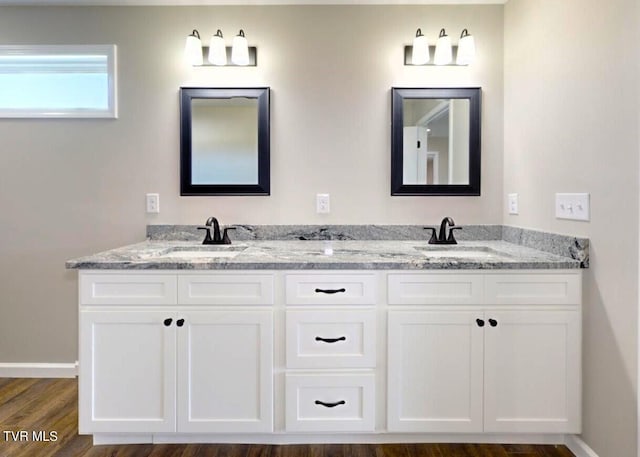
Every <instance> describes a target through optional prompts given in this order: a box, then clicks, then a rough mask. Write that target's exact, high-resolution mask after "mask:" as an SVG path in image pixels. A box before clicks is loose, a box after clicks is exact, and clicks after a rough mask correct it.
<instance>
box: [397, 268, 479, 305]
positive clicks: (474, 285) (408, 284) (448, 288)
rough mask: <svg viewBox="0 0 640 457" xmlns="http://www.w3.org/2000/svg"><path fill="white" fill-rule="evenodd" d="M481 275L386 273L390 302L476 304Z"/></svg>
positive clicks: (401, 303) (477, 302) (406, 303)
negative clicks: (387, 274)
mask: <svg viewBox="0 0 640 457" xmlns="http://www.w3.org/2000/svg"><path fill="white" fill-rule="evenodd" d="M482 278H483V277H482V275H476V274H457V273H456V274H406V273H402V274H389V276H388V285H389V304H390V305H479V304H482V286H483V279H482Z"/></svg>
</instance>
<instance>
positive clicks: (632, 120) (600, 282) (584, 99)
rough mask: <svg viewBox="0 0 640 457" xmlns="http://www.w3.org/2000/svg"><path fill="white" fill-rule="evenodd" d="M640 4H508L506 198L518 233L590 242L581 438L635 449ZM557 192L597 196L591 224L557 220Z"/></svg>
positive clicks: (539, 0)
mask: <svg viewBox="0 0 640 457" xmlns="http://www.w3.org/2000/svg"><path fill="white" fill-rule="evenodd" d="M638 17H639V16H638V1H637V0H611V1H608V2H602V1H598V0H563V1H557V0H511V1H509V2H508V3H507V5H506V7H505V104H504V109H505V112H504V115H505V116H504V130H505V142H504V147H505V157H504V171H505V174H504V191H505V194H506V193H509V192H517V193H518V194H519V198H520V208H519V209H520V214H519V215H518V216H509V215H508V214H506V205H504V206H503V208H504V210H505V215H504V221H505V222H506V223H507V224H509V225H517V226H523V227H531V228H537V229H542V230H550V231H555V232H559V233H567V234H576V235H584V236H587V237H589V238H590V240H591V267H590V268H589V270H586V271H585V282H584V290H583V293H584V326H583V332H584V334H583V349H584V353H583V366H584V368H583V386H584V388H583V408H584V413H583V439H584V440H585V441H586V442H587V444H589V445H590V446H591V447H592V448H593V449H594V450H595V451H596V452H597V453H598V455H599V456H601V457H614V456H615V457H632V456H636V452H637V443H636V440H637V433H636V431H637V421H636V405H637V358H638V353H637V338H638V335H637V333H638V286H637V284H638V216H639V215H638V204H639V199H638V190H639V188H638V176H639V175H638V166H639V161H638V156H639V154H638V153H639V151H640V144H639V141H638V131H639V129H638V112H639V106H640V103H639V91H638V81H639V80H640V74H639V71H638V63H639V62H640V58H638V50H639V45H638V43H640V37H639V36H638V31H639V30H640V20H639V19H638ZM556 192H590V193H591V212H592V213H591V214H592V216H591V222H587V223H585V222H572V221H564V220H559V219H555V217H554V194H555V193H556Z"/></svg>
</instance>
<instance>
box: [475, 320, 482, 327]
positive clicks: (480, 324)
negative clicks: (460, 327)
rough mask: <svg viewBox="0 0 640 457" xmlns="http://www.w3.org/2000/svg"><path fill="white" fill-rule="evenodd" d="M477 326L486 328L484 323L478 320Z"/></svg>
mask: <svg viewBox="0 0 640 457" xmlns="http://www.w3.org/2000/svg"><path fill="white" fill-rule="evenodd" d="M476 324H478V327H484V321H483V320H482V319H476Z"/></svg>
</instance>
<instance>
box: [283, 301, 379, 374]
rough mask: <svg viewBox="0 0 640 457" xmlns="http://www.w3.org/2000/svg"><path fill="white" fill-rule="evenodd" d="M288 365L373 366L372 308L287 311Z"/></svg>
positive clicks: (374, 338)
mask: <svg viewBox="0 0 640 457" xmlns="http://www.w3.org/2000/svg"><path fill="white" fill-rule="evenodd" d="M286 328H287V333H286V338H287V339H286V347H287V367H288V368H361V367H371V368H373V367H375V365H376V312H375V310H338V311H316V310H294V311H291V310H289V311H287V325H286Z"/></svg>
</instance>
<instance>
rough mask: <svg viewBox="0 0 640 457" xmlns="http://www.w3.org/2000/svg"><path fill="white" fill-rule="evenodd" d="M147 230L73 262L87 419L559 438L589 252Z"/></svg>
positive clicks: (572, 404) (399, 437)
mask: <svg viewBox="0 0 640 457" xmlns="http://www.w3.org/2000/svg"><path fill="white" fill-rule="evenodd" d="M326 248H327V246H326V242H322V241H240V242H237V243H236V244H233V245H230V246H212V247H206V246H200V245H198V244H196V243H194V242H178V241H147V242H144V243H140V244H136V245H132V246H127V247H124V248H120V249H115V250H112V251H108V252H106V253H102V254H97V255H95V256H91V257H86V258H81V259H76V260H73V261H70V262H68V264H67V266H68V267H69V268H77V269H79V304H80V307H79V313H80V319H79V321H80V372H79V390H80V394H79V395H80V399H79V411H80V418H79V428H80V433H83V434H93V436H94V442H95V443H125V442H126V443H131V442H242V443H247V442H261V443H308V442H394V441H422V442H425V441H475V442H483V441H502V442H508V441H511V442H531V443H534V442H558V443H561V442H563V441H564V435H565V434H573V433H579V432H580V426H581V425H580V415H581V413H580V397H581V376H580V373H581V355H580V353H581V351H580V347H581V290H582V286H581V280H582V273H581V269H580V262H579V261H577V260H573V259H571V258H569V257H561V256H557V255H553V254H550V253H546V252H543V251H538V250H534V249H531V248H526V247H523V246H518V245H515V244H512V243H506V242H504V241H484V242H480V241H479V242H466V243H465V242H463V243H461V244H460V245H458V246H453V247H447V248H446V249H447V251H445V250H444V249H443V248H441V249H431V250H429V249H428V246H427V245H426V242H424V241H334V242H331V249H332V251H333V252H332V254H325V252H327V253H328V252H330V250H329V251H325V249H326Z"/></svg>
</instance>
